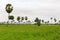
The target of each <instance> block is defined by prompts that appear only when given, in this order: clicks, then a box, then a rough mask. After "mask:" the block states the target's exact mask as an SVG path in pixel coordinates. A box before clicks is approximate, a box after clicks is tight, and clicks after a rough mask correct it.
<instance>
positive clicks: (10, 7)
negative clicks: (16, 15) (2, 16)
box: [5, 4, 13, 21]
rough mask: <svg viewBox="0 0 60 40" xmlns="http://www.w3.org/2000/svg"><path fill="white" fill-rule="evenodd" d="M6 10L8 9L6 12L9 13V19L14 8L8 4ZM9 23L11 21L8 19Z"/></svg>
mask: <svg viewBox="0 0 60 40" xmlns="http://www.w3.org/2000/svg"><path fill="white" fill-rule="evenodd" d="M5 9H6V12H7V13H8V17H9V15H10V13H11V12H12V10H13V6H12V5H11V4H6V7H5ZM8 21H9V18H8Z"/></svg>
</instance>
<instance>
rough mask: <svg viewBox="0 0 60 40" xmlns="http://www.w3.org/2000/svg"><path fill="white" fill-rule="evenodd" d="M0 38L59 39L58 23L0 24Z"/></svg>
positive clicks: (59, 27)
mask: <svg viewBox="0 0 60 40" xmlns="http://www.w3.org/2000/svg"><path fill="white" fill-rule="evenodd" d="M0 40H60V25H41V26H37V25H28V24H27V25H26V24H21V25H18V24H14V25H8V27H7V25H3V24H2V25H0Z"/></svg>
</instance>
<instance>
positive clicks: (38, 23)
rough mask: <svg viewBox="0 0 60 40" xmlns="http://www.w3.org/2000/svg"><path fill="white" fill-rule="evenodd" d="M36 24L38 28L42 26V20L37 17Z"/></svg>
mask: <svg viewBox="0 0 60 40" xmlns="http://www.w3.org/2000/svg"><path fill="white" fill-rule="evenodd" d="M34 22H36V24H37V25H38V26H40V24H41V23H40V22H41V20H40V19H38V17H36V19H35V20H34Z"/></svg>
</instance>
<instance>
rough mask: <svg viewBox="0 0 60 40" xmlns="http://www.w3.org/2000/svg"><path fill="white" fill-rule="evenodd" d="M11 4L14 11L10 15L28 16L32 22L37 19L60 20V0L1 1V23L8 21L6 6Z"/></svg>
mask: <svg viewBox="0 0 60 40" xmlns="http://www.w3.org/2000/svg"><path fill="white" fill-rule="evenodd" d="M8 3H11V4H12V6H13V11H12V13H11V14H10V15H14V16H15V20H16V17H17V16H28V17H29V19H30V20H33V19H34V18H35V17H39V18H40V19H44V20H50V17H54V18H57V19H60V0H0V21H7V19H8V18H7V17H8V14H7V12H6V11H5V6H6V4H8Z"/></svg>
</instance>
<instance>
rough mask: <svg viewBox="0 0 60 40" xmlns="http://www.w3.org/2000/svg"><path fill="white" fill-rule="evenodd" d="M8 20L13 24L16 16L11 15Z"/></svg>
mask: <svg viewBox="0 0 60 40" xmlns="http://www.w3.org/2000/svg"><path fill="white" fill-rule="evenodd" d="M8 18H9V20H12V21H11V23H12V22H13V21H14V16H12V15H11V16H9V17H8Z"/></svg>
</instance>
